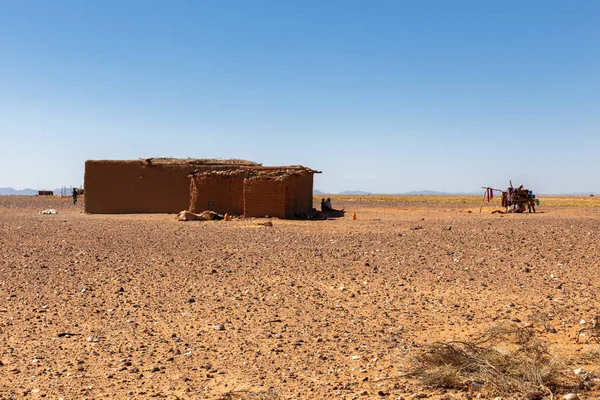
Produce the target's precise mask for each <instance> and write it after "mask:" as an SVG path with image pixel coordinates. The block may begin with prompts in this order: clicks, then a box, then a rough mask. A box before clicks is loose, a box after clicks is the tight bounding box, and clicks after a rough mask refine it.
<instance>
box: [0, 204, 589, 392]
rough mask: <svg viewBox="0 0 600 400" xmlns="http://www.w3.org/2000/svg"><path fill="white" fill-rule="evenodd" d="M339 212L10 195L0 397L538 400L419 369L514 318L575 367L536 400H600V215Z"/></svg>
mask: <svg viewBox="0 0 600 400" xmlns="http://www.w3.org/2000/svg"><path fill="white" fill-rule="evenodd" d="M82 200H83V199H82ZM333 200H334V206H335V207H336V208H342V207H344V208H345V209H346V210H347V211H349V214H347V216H346V217H344V218H340V219H336V220H326V221H284V220H277V219H273V220H271V221H272V223H273V226H262V225H259V223H261V222H264V220H261V219H249V220H232V221H227V222H226V221H207V222H179V221H177V219H176V216H175V215H165V214H160V215H87V214H85V213H83V206H82V205H81V204H78V205H77V206H73V205H71V204H70V199H69V198H64V199H61V198H43V197H18V196H0V399H10V398H13V399H22V398H31V399H37V398H49V399H59V398H62V399H65V400H67V399H69V400H70V399H84V398H86V399H100V398H104V399H127V398H129V399H146V398H158V399H210V398H214V399H233V398H241V399H244V398H248V399H279V398H281V399H289V398H299V399H338V398H339V399H354V398H365V399H368V398H389V399H400V398H403V399H411V398H431V399H453V398H457V399H461V398H477V397H478V396H479V397H480V398H488V399H493V398H497V397H500V396H502V398H503V399H509V398H510V399H512V398H523V394H522V393H521V394H518V393H512V394H511V393H492V392H490V391H489V390H488V391H486V390H485V389H486V387H485V386H484V387H481V385H474V384H473V383H470V382H465V384H464V387H462V388H461V387H450V388H443V387H440V386H438V385H436V384H434V383H432V382H424V381H422V380H421V379H419V377H417V376H415V375H414V374H412V373H411V372H412V371H413V370H412V368H413V364H414V362H415V361H414V360H415V358H416V357H418V354H419V352H420V351H422V349H424V348H426V347H427V346H429V345H431V344H432V343H434V342H438V341H440V342H447V341H450V340H455V341H469V340H472V339H473V338H474V337H476V336H478V335H481V334H482V333H483V332H484V331H486V330H487V329H489V328H490V327H491V326H493V325H494V324H498V323H502V322H506V323H510V324H514V325H515V326H519V327H522V328H523V329H527V330H529V331H531V332H535V334H536V335H537V336H538V337H539V338H540V340H542V341H543V343H545V344H546V345H547V347H548V351H549V352H550V353H552V354H553V355H556V357H558V358H560V359H561V360H562V363H563V364H561V365H562V367H561V368H562V369H561V374H562V376H561V378H560V380H561V382H563V384H561V385H559V386H557V387H554V388H552V389H551V391H552V392H553V394H552V395H550V393H549V392H548V393H546V392H544V393H543V394H542V395H543V396H545V397H539V398H554V399H559V398H562V397H563V396H564V395H565V394H567V393H577V394H578V397H579V398H580V399H598V398H600V390H599V389H598V388H597V387H596V385H594V383H595V382H597V381H596V379H598V378H600V371H599V372H598V374H597V373H596V370H597V368H598V366H599V365H600V345H598V343H596V342H595V340H594V339H595V338H594V335H593V334H594V332H595V331H594V330H593V329H592V320H593V318H594V317H596V315H597V314H600V309H599V306H600V292H599V287H600V268H599V267H600V249H599V246H600V241H599V239H600V207H598V206H600V201H599V202H598V204H596V203H593V204H591V205H590V204H588V203H586V205H585V206H578V205H577V204H578V203H577V201H573V202H571V203H572V204H573V205H568V204H571V203H570V202H569V201H568V200H566V201H564V202H563V203H561V204H566V205H554V206H553V205H548V206H544V199H542V205H541V206H540V207H539V208H538V211H540V212H539V213H537V214H511V215H499V214H491V211H492V210H493V209H498V208H496V207H494V206H490V205H487V206H485V207H484V209H483V212H482V213H479V204H478V202H479V198H477V199H476V200H474V201H471V200H468V201H465V200H457V199H452V198H448V199H441V198H436V199H429V198H425V197H424V198H421V199H416V200H414V199H413V200H411V201H408V200H406V199H402V198H389V199H386V198H376V199H375V198H374V199H370V198H368V197H365V198H350V197H346V198H342V199H336V198H334V199H333ZM315 204H316V203H315ZM549 204H552V202H549ZM47 208H55V209H57V210H58V214H57V215H41V214H40V211H42V210H44V209H47ZM352 212H356V215H357V219H356V220H355V221H353V220H352V218H351V217H350V215H351V213H352ZM582 328H590V329H589V330H587V331H585V333H586V334H585V335H582V336H581V337H580V339H581V340H580V343H577V342H576V338H577V335H578V332H579V331H580V329H582ZM574 371H575V372H577V373H579V375H577V374H576V373H575V372H574ZM581 375H586V377H587V378H586V379H587V380H588V384H586V385H583V384H581V382H580V377H581ZM598 383H600V382H598ZM542 395H539V396H542ZM531 398H535V397H534V396H533V395H532V396H531Z"/></svg>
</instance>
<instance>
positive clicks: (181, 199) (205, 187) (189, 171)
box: [84, 158, 319, 218]
mask: <svg viewBox="0 0 600 400" xmlns="http://www.w3.org/2000/svg"><path fill="white" fill-rule="evenodd" d="M315 173H319V171H314V170H311V169H309V168H305V167H302V166H286V167H266V166H263V165H261V164H258V163H254V162H251V161H245V160H214V159H172V158H152V159H145V160H126V161H114V160H88V161H86V163H85V178H84V190H85V194H86V196H85V197H86V199H85V211H86V212H87V213H90V214H123V213H178V212H179V211H182V210H187V209H189V210H190V211H192V212H201V211H204V210H212V211H216V212H219V213H229V214H231V215H245V216H248V217H254V216H256V217H264V216H265V215H270V216H273V217H280V218H290V217H293V216H294V215H298V214H306V213H308V212H310V210H311V209H312V191H313V175H314V174H315Z"/></svg>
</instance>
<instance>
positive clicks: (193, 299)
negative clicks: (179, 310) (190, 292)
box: [186, 297, 196, 303]
mask: <svg viewBox="0 0 600 400" xmlns="http://www.w3.org/2000/svg"><path fill="white" fill-rule="evenodd" d="M186 302H187V303H195V302H196V299H195V298H193V297H190V298H189V299H187V301H186Z"/></svg>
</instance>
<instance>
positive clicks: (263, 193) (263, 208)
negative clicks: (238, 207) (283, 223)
mask: <svg viewBox="0 0 600 400" xmlns="http://www.w3.org/2000/svg"><path fill="white" fill-rule="evenodd" d="M286 211H287V210H286V182H285V181H280V180H273V179H245V180H244V215H245V216H246V217H264V216H265V215H269V216H271V217H277V218H286V216H287V214H286Z"/></svg>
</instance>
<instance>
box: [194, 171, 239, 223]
mask: <svg viewBox="0 0 600 400" xmlns="http://www.w3.org/2000/svg"><path fill="white" fill-rule="evenodd" d="M190 192H191V199H190V211H191V212H193V213H199V212H202V211H205V210H211V211H215V212H217V213H219V214H225V213H228V214H230V215H242V214H244V175H242V174H235V173H233V174H203V175H202V174H201V175H196V176H195V177H193V178H192V179H191V186H190Z"/></svg>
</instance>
